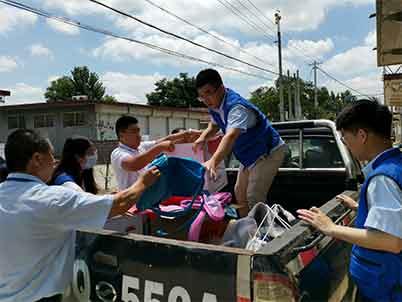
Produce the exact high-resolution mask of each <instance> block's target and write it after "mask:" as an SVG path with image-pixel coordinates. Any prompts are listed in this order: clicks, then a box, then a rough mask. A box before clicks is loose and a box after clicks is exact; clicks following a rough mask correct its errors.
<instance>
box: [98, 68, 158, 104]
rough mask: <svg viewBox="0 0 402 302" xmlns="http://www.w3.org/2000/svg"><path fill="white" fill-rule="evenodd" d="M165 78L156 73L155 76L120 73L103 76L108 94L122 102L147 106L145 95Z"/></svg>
mask: <svg viewBox="0 0 402 302" xmlns="http://www.w3.org/2000/svg"><path fill="white" fill-rule="evenodd" d="M162 78H164V76H162V75H160V74H158V73H155V74H153V75H138V74H124V73H120V72H106V73H105V74H103V75H102V76H101V80H102V82H103V84H104V85H105V87H106V89H107V91H106V93H108V94H110V95H112V96H114V97H115V98H116V99H117V100H118V101H120V102H131V103H138V104H146V103H147V99H146V97H145V94H147V93H150V92H152V91H153V90H154V89H155V85H154V84H155V82H156V81H158V80H161V79H162Z"/></svg>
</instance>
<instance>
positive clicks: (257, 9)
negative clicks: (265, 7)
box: [247, 0, 275, 28]
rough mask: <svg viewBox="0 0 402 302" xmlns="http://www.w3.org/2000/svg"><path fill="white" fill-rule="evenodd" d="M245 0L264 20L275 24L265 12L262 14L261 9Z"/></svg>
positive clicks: (249, 0)
mask: <svg viewBox="0 0 402 302" xmlns="http://www.w3.org/2000/svg"><path fill="white" fill-rule="evenodd" d="M247 2H248V3H250V4H251V6H252V7H254V9H255V10H256V11H257V12H259V13H260V14H261V15H262V16H263V17H264V18H265V19H266V20H268V22H270V23H272V25H273V26H275V22H274V21H272V20H271V19H270V18H268V17H267V16H266V15H265V14H263V13H262V12H261V10H260V9H259V8H258V7H257V6H256V5H255V4H254V3H253V2H252V1H251V0H247ZM273 28H275V27H273Z"/></svg>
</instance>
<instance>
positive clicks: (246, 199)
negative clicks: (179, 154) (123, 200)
mask: <svg viewBox="0 0 402 302" xmlns="http://www.w3.org/2000/svg"><path fill="white" fill-rule="evenodd" d="M196 88H197V92H198V96H199V97H198V99H199V100H200V101H201V102H203V103H204V104H205V105H207V106H208V110H209V114H210V115H211V121H210V123H209V125H208V127H207V129H205V130H204V132H203V133H202V134H201V135H200V137H199V138H198V139H197V140H196V141H195V142H194V148H195V149H196V148H200V146H202V145H203V144H205V142H206V141H207V140H208V139H209V138H211V137H213V136H214V135H215V134H216V133H217V132H218V131H219V130H221V131H222V132H223V134H224V136H223V138H222V140H221V142H220V144H219V146H218V148H217V150H216V152H215V153H214V155H213V156H212V158H211V159H210V160H208V161H207V162H205V164H204V165H205V167H206V169H207V171H208V172H209V175H210V176H211V177H212V178H214V177H215V176H216V169H217V166H218V165H219V163H220V162H221V161H222V160H224V158H225V157H226V156H228V155H230V153H231V152H232V151H233V153H234V155H235V156H236V158H237V159H238V160H239V161H240V163H241V165H240V169H239V173H238V176H237V180H236V185H235V196H236V201H237V202H238V203H239V204H243V205H247V204H248V208H252V207H253V206H254V205H255V204H256V203H257V202H265V201H266V198H267V193H268V191H269V189H270V186H271V184H272V181H273V179H274V177H275V175H276V173H277V171H278V168H279V167H280V165H281V164H282V161H283V159H284V155H285V149H286V146H285V143H284V142H283V140H282V139H281V137H280V136H279V134H278V132H277V131H276V130H275V129H274V128H273V127H272V126H271V124H270V122H269V120H268V119H267V117H266V115H265V114H263V113H262V112H261V111H260V110H259V109H258V108H257V107H256V106H254V105H253V104H252V103H250V102H249V101H247V100H246V99H244V98H243V97H241V96H240V95H239V94H238V93H236V92H235V91H233V90H232V89H230V88H226V87H225V86H224V85H223V82H222V78H221V76H220V75H219V73H218V72H217V71H216V70H214V69H205V70H202V71H201V72H199V73H198V75H197V78H196ZM243 214H244V213H243Z"/></svg>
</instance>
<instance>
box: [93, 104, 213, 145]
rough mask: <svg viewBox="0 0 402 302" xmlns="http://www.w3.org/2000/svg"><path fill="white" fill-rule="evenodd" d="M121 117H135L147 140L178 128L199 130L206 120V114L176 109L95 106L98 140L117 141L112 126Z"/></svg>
mask: <svg viewBox="0 0 402 302" xmlns="http://www.w3.org/2000/svg"><path fill="white" fill-rule="evenodd" d="M122 115H131V116H135V117H136V118H137V119H138V122H139V126H140V128H141V134H142V135H143V136H146V137H147V138H148V139H157V138H160V137H163V136H166V135H168V134H170V133H171V131H172V130H173V129H175V128H178V127H180V128H181V127H184V128H187V129H189V128H192V129H200V123H201V121H204V122H205V121H206V120H208V114H207V112H201V113H199V112H194V113H193V112H191V111H188V110H180V109H176V108H172V109H166V108H161V109H159V108H155V107H144V106H136V105H134V104H133V105H127V106H118V107H117V106H113V105H108V104H99V105H96V116H97V118H98V124H100V125H103V126H102V127H99V128H98V129H97V130H98V134H97V139H98V140H102V139H103V140H115V139H117V137H116V134H115V130H114V125H115V123H116V120H117V119H118V118H119V117H120V116H122Z"/></svg>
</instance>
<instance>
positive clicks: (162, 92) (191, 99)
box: [146, 73, 204, 107]
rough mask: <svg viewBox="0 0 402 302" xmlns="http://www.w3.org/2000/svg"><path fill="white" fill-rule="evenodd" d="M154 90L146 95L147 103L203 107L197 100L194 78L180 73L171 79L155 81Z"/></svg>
mask: <svg viewBox="0 0 402 302" xmlns="http://www.w3.org/2000/svg"><path fill="white" fill-rule="evenodd" d="M155 87H156V88H155V90H154V91H153V92H151V93H149V94H147V95H146V97H147V100H148V104H149V105H153V106H167V107H203V106H204V105H203V104H202V103H200V102H199V101H198V100H197V91H196V88H195V78H194V77H189V76H188V75H187V73H180V74H179V76H178V77H176V78H174V79H173V80H168V79H166V78H164V79H162V80H159V81H157V82H156V83H155Z"/></svg>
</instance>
